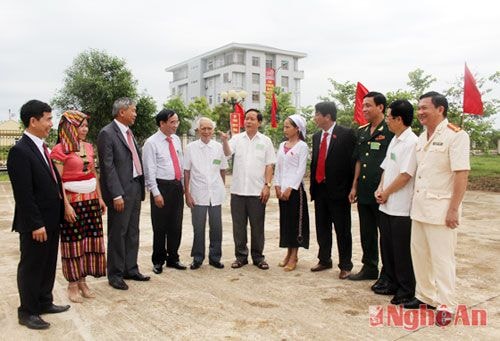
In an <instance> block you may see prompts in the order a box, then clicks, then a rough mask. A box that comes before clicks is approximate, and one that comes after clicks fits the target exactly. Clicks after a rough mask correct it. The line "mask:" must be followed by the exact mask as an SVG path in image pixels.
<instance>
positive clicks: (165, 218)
mask: <svg viewBox="0 0 500 341" xmlns="http://www.w3.org/2000/svg"><path fill="white" fill-rule="evenodd" d="M156 125H157V126H158V127H159V129H158V131H157V132H156V133H154V134H153V135H151V136H150V137H149V138H148V139H147V140H146V142H145V143H144V147H143V148H142V149H143V163H144V177H145V182H146V187H147V188H148V190H149V191H150V193H151V198H150V201H151V222H152V225H153V255H152V256H151V260H152V262H153V272H154V273H155V274H160V273H161V272H162V271H163V264H164V263H165V262H166V263H167V267H169V268H175V269H177V270H185V269H186V266H184V265H183V264H182V263H181V262H180V261H179V253H178V251H179V245H180V244H181V234H182V214H183V212H184V201H183V194H184V189H183V187H182V157H183V156H182V145H181V140H180V139H179V137H178V136H177V135H175V132H176V131H177V127H178V126H179V117H178V116H177V114H176V113H175V112H174V111H172V110H169V109H163V110H162V111H160V112H159V113H158V115H156ZM165 242H166V244H167V245H166V248H165Z"/></svg>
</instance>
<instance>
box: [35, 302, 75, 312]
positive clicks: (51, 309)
mask: <svg viewBox="0 0 500 341" xmlns="http://www.w3.org/2000/svg"><path fill="white" fill-rule="evenodd" d="M69 307H70V306H69V305H55V304H51V305H49V306H48V307H45V308H44V309H42V312H41V314H58V313H62V312H64V311H66V310H68V309H69Z"/></svg>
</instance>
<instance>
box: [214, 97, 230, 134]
mask: <svg viewBox="0 0 500 341" xmlns="http://www.w3.org/2000/svg"><path fill="white" fill-rule="evenodd" d="M232 112H233V108H232V107H231V105H230V104H229V103H226V102H223V103H221V104H218V105H216V106H215V107H214V109H213V110H212V119H213V120H214V121H215V123H216V124H217V130H220V131H224V132H227V131H228V130H229V129H230V127H229V116H230V115H231V113H232Z"/></svg>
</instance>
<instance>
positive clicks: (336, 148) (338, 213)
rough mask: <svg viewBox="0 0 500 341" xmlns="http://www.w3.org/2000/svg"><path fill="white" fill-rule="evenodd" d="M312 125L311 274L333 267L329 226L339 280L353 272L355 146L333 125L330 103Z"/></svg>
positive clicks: (323, 104) (318, 112) (351, 136)
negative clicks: (314, 250)
mask: <svg viewBox="0 0 500 341" xmlns="http://www.w3.org/2000/svg"><path fill="white" fill-rule="evenodd" d="M315 110H316V113H315V116H314V121H315V122H316V125H317V126H318V128H320V129H321V131H318V132H317V133H315V134H314V135H313V155H312V161H311V200H314V208H315V217H316V236H317V240H318V244H319V252H318V258H319V262H318V264H317V265H316V266H314V267H313V268H311V271H322V270H326V269H330V268H331V267H332V258H331V254H332V223H333V224H334V228H335V233H336V235H337V248H338V252H339V264H338V267H339V268H340V274H339V278H340V279H346V278H347V277H348V276H349V274H350V273H351V270H352V261H351V256H352V236H351V204H350V202H349V198H348V195H349V191H350V190H351V184H352V179H353V177H354V160H353V158H352V153H353V150H354V146H355V143H356V138H355V135H354V132H353V131H352V130H351V129H348V128H345V127H342V126H339V125H338V124H336V120H337V108H336V107H335V103H333V102H321V103H318V104H316V106H315Z"/></svg>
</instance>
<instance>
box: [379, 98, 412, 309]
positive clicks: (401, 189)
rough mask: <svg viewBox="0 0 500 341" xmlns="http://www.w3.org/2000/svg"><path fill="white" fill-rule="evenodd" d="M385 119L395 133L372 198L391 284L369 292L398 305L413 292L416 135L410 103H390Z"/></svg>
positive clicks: (384, 261) (382, 251)
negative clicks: (412, 243)
mask: <svg viewBox="0 0 500 341" xmlns="http://www.w3.org/2000/svg"><path fill="white" fill-rule="evenodd" d="M385 120H386V122H387V126H388V127H389V130H390V131H391V132H393V133H394V134H395V136H394V138H393V139H392V140H391V143H390V144H389V147H388V148H387V154H386V156H385V159H384V161H383V162H382V164H381V165H380V167H381V168H382V169H383V170H384V172H383V173H382V176H381V180H380V184H379V185H378V188H377V191H376V192H375V198H376V200H377V203H378V204H379V205H380V206H379V210H380V245H381V254H382V264H383V267H384V269H385V273H386V275H387V277H388V281H389V283H391V285H390V287H380V288H375V289H374V290H373V291H374V292H375V293H376V294H381V295H394V297H393V298H392V300H391V304H396V305H399V304H404V303H407V302H409V301H410V300H411V299H412V298H413V296H414V294H415V276H414V275H413V267H412V263H411V252H410V236H411V219H410V206H411V199H412V197H413V184H414V176H415V172H416V169H417V161H416V153H415V145H416V144H417V140H418V137H417V135H415V134H414V133H413V131H412V130H411V123H412V121H413V106H412V105H411V103H410V102H408V101H407V100H396V101H394V102H392V103H391V105H389V109H388V112H387V116H386V118H385Z"/></svg>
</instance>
